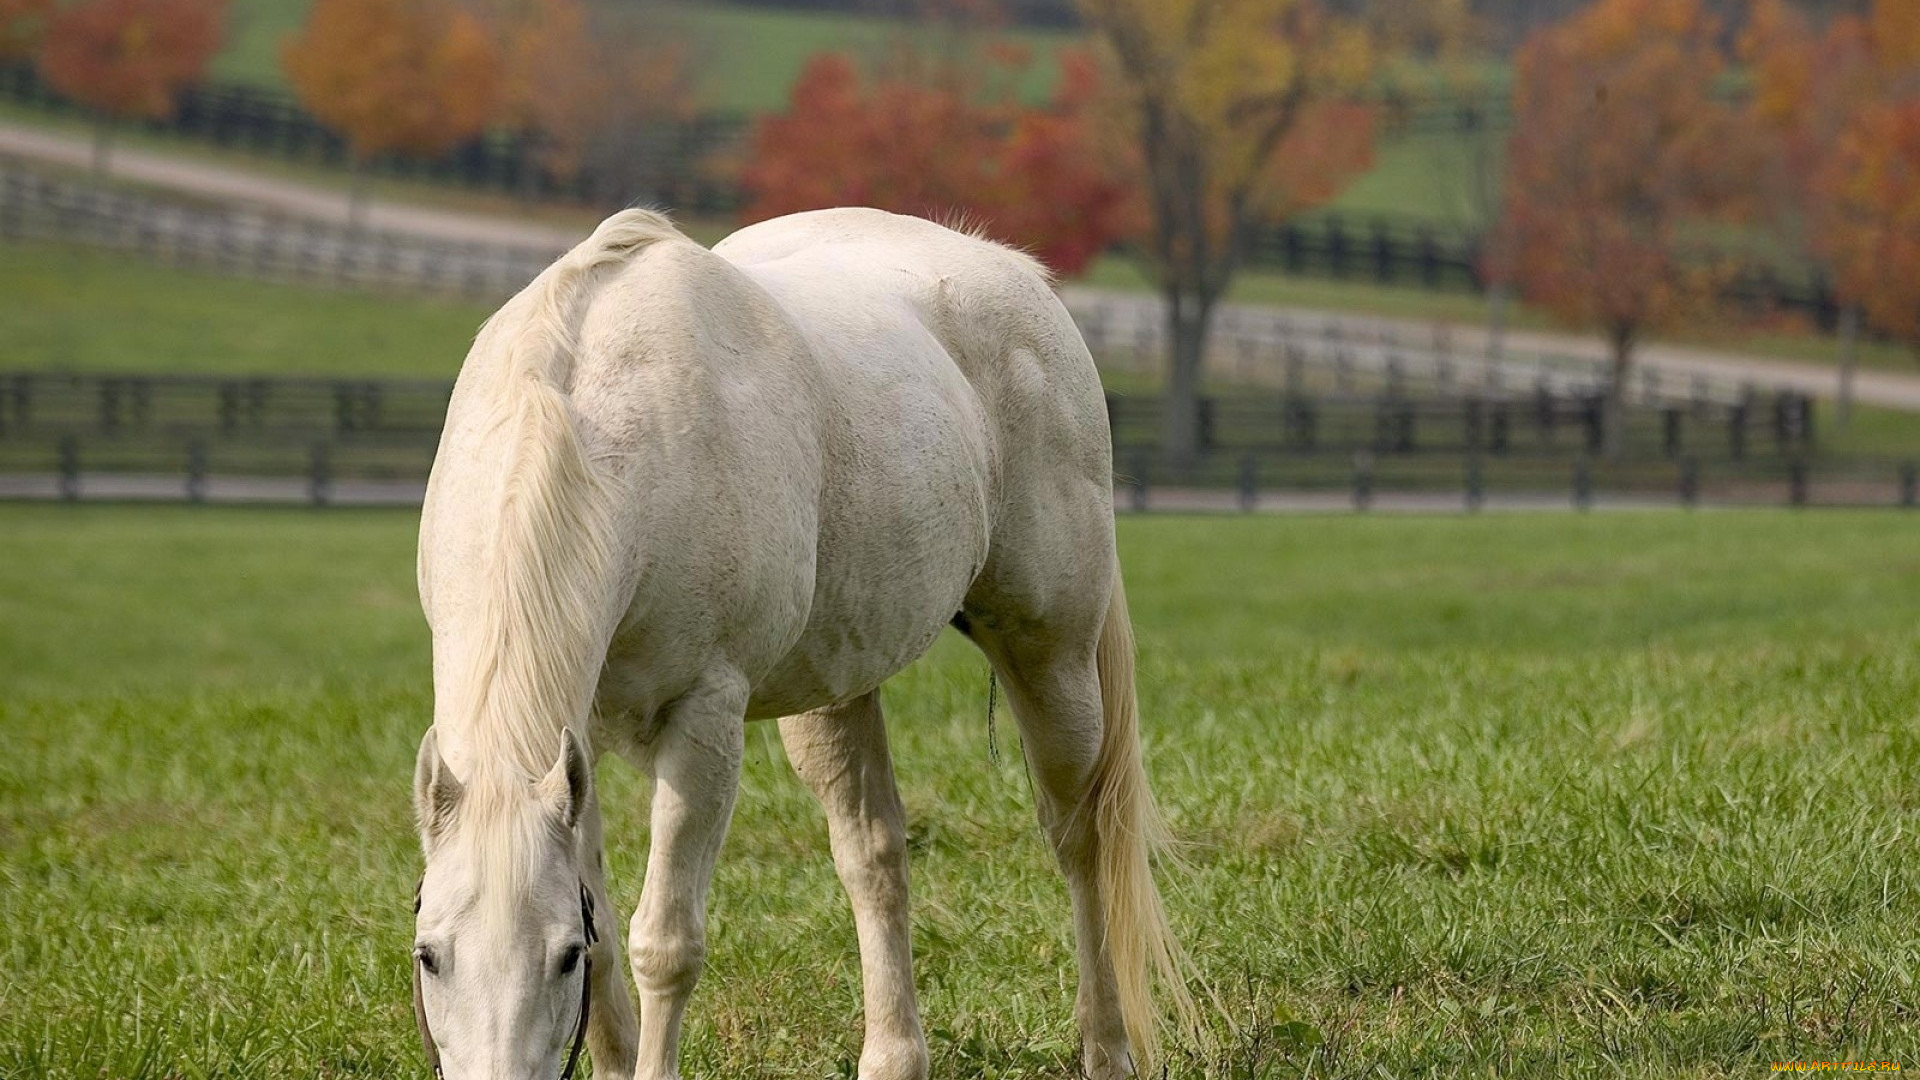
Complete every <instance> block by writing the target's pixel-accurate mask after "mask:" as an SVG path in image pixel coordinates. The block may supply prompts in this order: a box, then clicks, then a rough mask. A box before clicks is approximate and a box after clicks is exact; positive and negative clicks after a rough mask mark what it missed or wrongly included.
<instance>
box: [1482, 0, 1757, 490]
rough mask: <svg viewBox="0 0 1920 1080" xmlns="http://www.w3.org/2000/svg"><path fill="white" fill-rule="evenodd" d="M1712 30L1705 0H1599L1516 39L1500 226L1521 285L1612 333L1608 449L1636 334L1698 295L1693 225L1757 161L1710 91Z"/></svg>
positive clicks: (1717, 212) (1692, 307)
mask: <svg viewBox="0 0 1920 1080" xmlns="http://www.w3.org/2000/svg"><path fill="white" fill-rule="evenodd" d="M1718 34H1719V27H1718V25H1717V24H1716V22H1715V20H1714V19H1713V18H1712V17H1711V16H1710V15H1708V13H1707V12H1706V11H1705V10H1704V9H1703V8H1702V6H1701V4H1700V3H1699V0H1600V2H1599V3H1596V4H1594V5H1593V6H1591V7H1589V8H1587V9H1586V10H1584V11H1582V12H1580V13H1579V14H1576V15H1575V16H1573V17H1572V18H1570V19H1568V20H1567V21H1566V22H1565V23H1562V24H1559V25H1555V26H1550V27H1547V28H1544V29H1542V30H1540V31H1536V32H1535V33H1534V34H1533V35H1532V36H1531V37H1530V38H1529V39H1528V41H1527V43H1526V44H1525V45H1524V46H1523V47H1522V49H1521V50H1520V54H1519V62H1518V71H1517V80H1516V83H1515V86H1514V113H1515V130H1514V134H1513V137H1512V141H1511V144H1510V146H1509V151H1508V166H1507V181H1506V185H1505V186H1506V193H1507V195H1506V207H1505V215H1504V219H1503V221H1502V225H1501V227H1502V228H1503V229H1504V230H1505V237H1504V239H1505V241H1506V243H1507V245H1508V249H1509V252H1510V255H1511V258H1512V260H1513V267H1514V271H1515V273H1516V275H1517V283H1518V285H1519V287H1520V290H1521V292H1522V294H1523V295H1525V296H1526V297H1527V298H1528V299H1530V300H1532V301H1534V302H1535V303H1538V304H1540V305H1541V306H1543V307H1545V308H1547V309H1548V310H1549V311H1552V312H1553V313H1554V314H1555V315H1557V316H1559V317H1560V318H1561V319H1563V320H1564V321H1567V322H1569V323H1574V324H1580V325H1586V326H1592V327H1595V328H1597V329H1599V330H1600V331H1601V332H1602V333H1603V334H1604V335H1605V337H1606V339H1607V342H1608V344H1609V346H1610V348H1611V350H1612V357H1613V362H1612V378H1611V390H1610V392H1609V400H1608V405H1609V407H1608V409H1607V413H1606V415H1607V417H1608V422H1607V431H1608V437H1607V442H1608V451H1609V453H1617V452H1618V450H1619V448H1620V439H1619V432H1620V418H1621V409H1622V406H1623V405H1624V400H1625V388H1626V384H1627V378H1628V374H1629V371H1630V368H1631V365H1632V359H1633V351H1634V347H1635V345H1636V344H1637V343H1638V342H1639V340H1640V338H1641V337H1642V335H1643V334H1644V333H1645V332H1646V331H1647V330H1648V329H1650V328H1655V327H1659V326H1662V325H1667V324H1670V323H1672V322H1674V321H1675V320H1677V319H1680V318H1681V317H1683V316H1686V315H1690V314H1695V313H1698V312H1700V311H1702V310H1704V307H1705V305H1706V304H1707V302H1708V301H1709V300H1710V298H1711V296H1712V294H1713V292H1714V288H1715V284H1716V273H1715V267H1714V264H1713V263H1712V262H1711V261H1710V260H1709V259H1708V258H1707V256H1706V252H1705V250H1704V248H1703V246H1702V245H1701V244H1700V243H1698V242H1697V241H1698V237H1699V235H1700V230H1701V228H1702V226H1703V225H1704V224H1705V223H1707V222H1710V221H1712V220H1715V219H1717V218H1724V217H1729V216H1733V215H1736V214H1737V213H1738V212H1739V211H1741V210H1743V209H1745V208H1746V207H1745V202H1744V200H1745V197H1746V196H1747V194H1748V193H1749V191H1750V185H1751V180H1752V177H1753V176H1754V174H1755V173H1756V172H1757V170H1758V159H1757V154H1756V153H1755V152H1754V151H1753V149H1752V147H1753V140H1752V139H1751V138H1748V137H1745V136H1744V134H1743V133H1742V131H1741V125H1740V119H1739V115H1738V113H1737V112H1736V111H1735V110H1734V109H1733V108H1732V107H1731V106H1729V105H1727V104H1726V103H1724V102H1723V101H1721V100H1720V99H1719V97H1718V96H1717V94H1716V93H1715V83H1716V80H1718V79H1719V77H1720V74H1721V72H1722V70H1723V69H1724V67H1725V63H1724V58H1723V57H1722V55H1721V52H1720V48H1719V46H1718V43H1717V42H1718Z"/></svg>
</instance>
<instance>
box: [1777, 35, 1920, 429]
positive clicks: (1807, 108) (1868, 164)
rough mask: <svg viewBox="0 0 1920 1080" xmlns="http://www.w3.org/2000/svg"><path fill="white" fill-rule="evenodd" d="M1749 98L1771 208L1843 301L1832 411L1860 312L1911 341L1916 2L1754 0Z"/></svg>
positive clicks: (1918, 46)
mask: <svg viewBox="0 0 1920 1080" xmlns="http://www.w3.org/2000/svg"><path fill="white" fill-rule="evenodd" d="M1740 50H1741V56H1742V59H1743V60H1745V61H1746V63H1747V66H1748V69H1749V71H1750V72H1751V77H1752V92H1751V94H1750V97H1749V103H1750V108H1751V111H1752V113H1753V115H1754V116H1755V118H1756V119H1757V120H1758V121H1759V124H1758V126H1759V128H1760V129H1761V130H1762V131H1763V132H1765V133H1766V134H1767V135H1768V136H1769V137H1770V138H1771V140H1772V143H1771V145H1772V149H1773V150H1774V153H1773V155H1772V162H1773V166H1774V167H1773V170H1772V172H1771V173H1770V174H1769V177H1768V179H1769V181H1770V182H1769V184H1768V185H1767V191H1768V193H1769V195H1770V197H1771V205H1770V210H1771V215H1770V216H1771V218H1772V219H1773V220H1774V221H1775V222H1776V223H1777V224H1778V226H1779V230H1780V232H1781V233H1782V234H1783V235H1784V237H1785V238H1786V239H1787V240H1788V241H1789V242H1790V243H1792V244H1793V246H1795V247H1796V248H1797V249H1798V250H1800V251H1802V252H1804V253H1805V254H1806V255H1808V256H1810V257H1811V258H1813V259H1814V260H1815V261H1816V262H1818V263H1819V264H1820V265H1822V266H1824V267H1825V268H1826V269H1827V271H1828V273H1829V275H1830V277H1831V279H1832V281H1833V283H1834V291H1835V293H1836V295H1837V297H1838V299H1839V301H1840V303H1841V305H1842V310H1843V315H1842V320H1841V331H1842V333H1841V347H1840V364H1841V369H1840V420H1841V422H1843V423H1844V422H1845V420H1846V418H1847V413H1848V412H1849V410H1850V404H1851V398H1852V383H1853V369H1854V365H1855V361H1856V342H1857V337H1858V332H1859V328H1860V326H1859V324H1860V316H1861V315H1862V314H1864V316H1865V318H1866V321H1867V322H1868V323H1870V324H1871V325H1872V326H1873V327H1874V328H1875V329H1877V330H1879V331H1880V332H1882V333H1885V334H1889V335H1892V336H1895V337H1898V338H1900V339H1902V340H1905V341H1909V342H1913V343H1915V345H1916V348H1920V325H1917V324H1916V323H1917V321H1920V276H1916V273H1915V271H1916V269H1917V264H1916V262H1915V261H1914V260H1915V256H1916V254H1917V253H1916V251H1915V246H1914V245H1915V242H1916V238H1915V236H1914V235H1913V232H1914V230H1915V229H1916V227H1920V201H1916V199H1915V192H1916V191H1917V190H1920V187H1916V185H1917V184H1920V175H1917V174H1916V172H1915V167H1916V165H1917V164H1920V162H1916V160H1915V158H1914V157H1913V153H1914V150H1915V146H1914V144H1913V141H1912V139H1913V135H1914V128H1913V126H1912V125H1913V123H1914V118H1915V113H1916V111H1920V7H1916V6H1915V5H1914V4H1912V3H1910V2H1902V0H1875V2H1874V3H1873V4H1872V5H1871V6H1870V7H1869V8H1868V9H1867V11H1866V12H1865V13H1864V14H1843V15H1840V16H1838V17H1836V18H1834V19H1832V20H1831V21H1829V22H1828V23H1827V24H1826V26H1825V27H1824V29H1821V30H1816V29H1815V28H1814V26H1813V25H1812V23H1811V21H1810V20H1809V19H1808V18H1807V17H1806V16H1805V15H1804V14H1803V13H1802V12H1800V11H1799V10H1798V9H1796V8H1794V7H1791V6H1789V5H1787V4H1785V3H1783V2H1781V0H1759V2H1758V3H1756V4H1755V5H1754V8H1753V11H1752V13H1751V16H1750V18H1749V19H1748V22H1747V24H1746V26H1745V27H1744V29H1743V31H1742V33H1741V36H1740Z"/></svg>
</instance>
